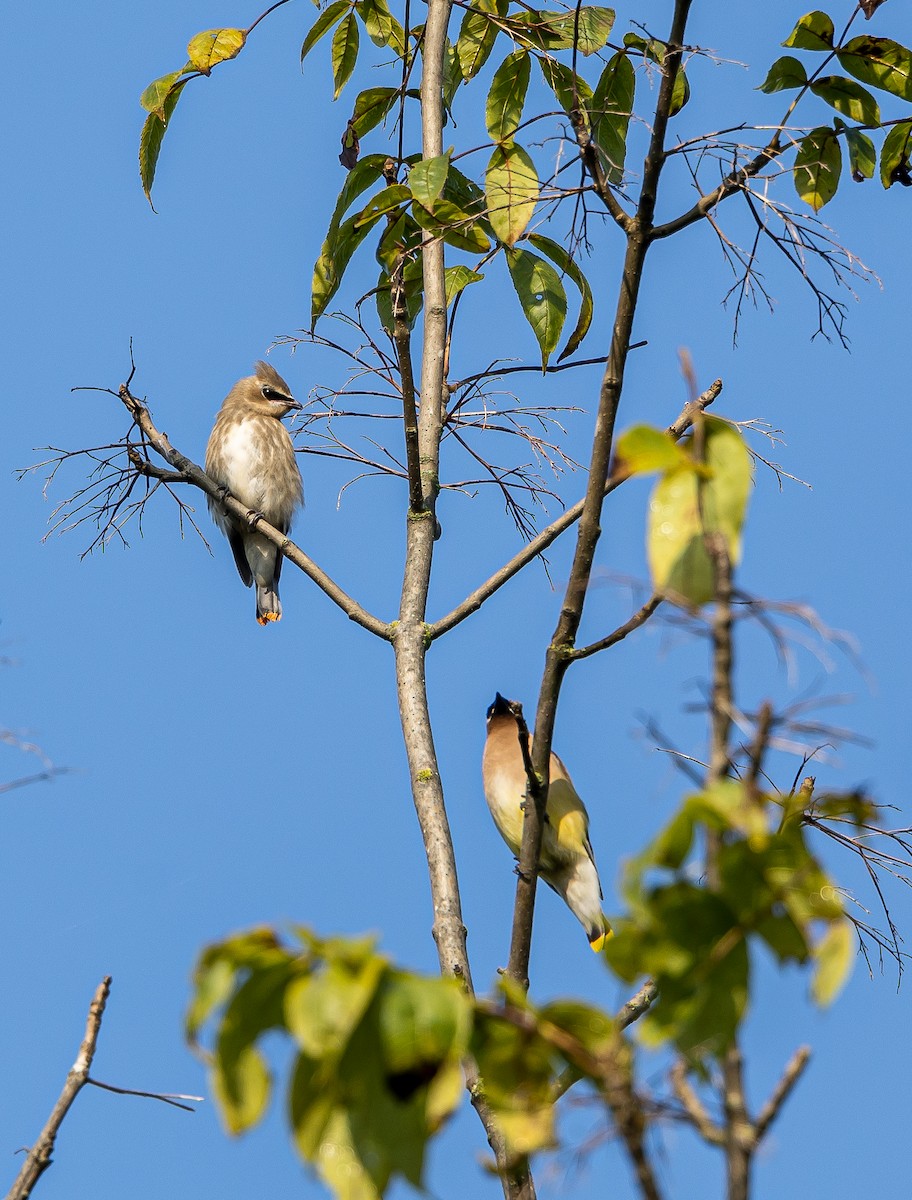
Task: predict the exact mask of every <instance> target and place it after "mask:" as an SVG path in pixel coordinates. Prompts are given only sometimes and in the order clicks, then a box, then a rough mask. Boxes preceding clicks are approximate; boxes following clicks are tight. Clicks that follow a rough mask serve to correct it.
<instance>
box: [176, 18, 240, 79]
mask: <svg viewBox="0 0 912 1200" xmlns="http://www.w3.org/2000/svg"><path fill="white" fill-rule="evenodd" d="M246 40H247V33H246V30H243V29H207V30H206V31H205V32H204V33H198V34H197V35H196V37H194V38H191V40H190V44H189V46H188V47H187V57H188V58H189V60H190V62H191V64H192V65H193V68H194V70H196V71H202V73H203V74H204V75H208V74H209V72H210V71H211V70H212V68H213V67H214V66H216V65H217V64H218V63H220V62H227V61H228V60H229V59H231V58H237V56H238V55H239V54H240V52H241V50H243V48H244V43H245V42H246Z"/></svg>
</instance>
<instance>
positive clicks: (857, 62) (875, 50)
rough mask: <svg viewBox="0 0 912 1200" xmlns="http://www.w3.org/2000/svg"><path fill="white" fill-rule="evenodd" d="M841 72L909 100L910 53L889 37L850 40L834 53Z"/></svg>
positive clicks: (911, 82) (911, 97)
mask: <svg viewBox="0 0 912 1200" xmlns="http://www.w3.org/2000/svg"><path fill="white" fill-rule="evenodd" d="M836 57H837V58H838V59H839V62H840V65H841V66H842V68H843V70H845V71H848V73H849V74H850V75H854V77H855V78H856V79H859V80H861V82H862V83H867V84H869V85H870V86H871V87H876V88H880V90H881V91H883V92H889V93H890V94H891V95H893V96H898V97H899V98H900V100H910V101H912V51H910V50H908V49H907V48H906V47H905V46H902V45H900V43H899V42H894V41H893V40H892V39H891V38H876V37H868V36H866V35H865V36H862V37H857V38H852V40H851V41H850V42H846V44H845V46H843V48H842V49H841V50H839V51H837V55H836Z"/></svg>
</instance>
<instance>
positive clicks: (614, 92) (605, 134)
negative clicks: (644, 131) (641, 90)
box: [589, 53, 636, 183]
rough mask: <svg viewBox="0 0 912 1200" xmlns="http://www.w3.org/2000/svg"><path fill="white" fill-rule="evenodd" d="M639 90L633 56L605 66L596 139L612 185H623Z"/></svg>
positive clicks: (596, 100) (594, 115) (594, 111)
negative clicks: (629, 127) (635, 99)
mask: <svg viewBox="0 0 912 1200" xmlns="http://www.w3.org/2000/svg"><path fill="white" fill-rule="evenodd" d="M635 87H636V72H635V71H634V69H633V63H632V62H631V61H630V55H629V54H622V53H617V54H614V55H612V57H611V58H609V60H608V62H607V63H606V64H605V69H604V70H603V71H602V73H601V75H600V76H599V81H598V83H597V84H596V85H595V91H594V92H593V95H592V105H591V107H590V109H589V113H590V120H591V123H592V140H593V142H595V145H596V148H597V149H598V153H599V157H600V159H601V161H602V167H603V169H604V171H605V175H606V178H607V179H608V182H609V183H620V181H621V179H622V178H623V176H624V160H625V158H626V156H627V127H628V126H629V124H630V115H631V113H632V112H633V100H634V89H635Z"/></svg>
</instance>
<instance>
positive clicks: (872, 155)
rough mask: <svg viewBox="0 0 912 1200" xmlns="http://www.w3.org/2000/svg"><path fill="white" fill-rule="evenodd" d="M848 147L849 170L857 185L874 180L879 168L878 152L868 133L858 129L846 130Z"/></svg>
mask: <svg viewBox="0 0 912 1200" xmlns="http://www.w3.org/2000/svg"><path fill="white" fill-rule="evenodd" d="M845 142H846V147H847V148H848V151H849V170H850V171H851V172H852V178H853V179H854V180H855V182H856V183H861V182H862V181H863V180H865V179H872V178H873V176H874V171H875V168H876V167H877V150H876V148H875V146H874V143H873V142H872V141H871V139H870V138H869V137H868V135H867V134H866V133H862V132H861V131H860V130H858V129H846V131H845Z"/></svg>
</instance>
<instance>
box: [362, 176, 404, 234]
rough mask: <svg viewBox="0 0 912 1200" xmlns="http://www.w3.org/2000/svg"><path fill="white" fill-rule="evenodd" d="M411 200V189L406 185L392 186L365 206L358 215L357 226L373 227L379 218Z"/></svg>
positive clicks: (395, 184)
mask: <svg viewBox="0 0 912 1200" xmlns="http://www.w3.org/2000/svg"><path fill="white" fill-rule="evenodd" d="M411 198H412V193H411V189H410V188H408V187H406V185H405V184H404V183H393V184H390V185H389V186H388V187H385V188H384V189H383V191H382V192H378V193H377V195H376V196H374V198H373V199H372V200H370V201H369V202H368V203H367V204H366V205H365V206H364V208H363V209H362V210H361V212H359V213H358V215H357V216H356V217H355V226H356V227H357V226H359V225H368V226H371V225H373V224H374V222H375V221H376V219H377V217H379V216H382V215H383V214H384V213H389V212H392V210H393V209H394V208H398V207H399V205H400V204H404V203H405V202H406V201H407V200H411Z"/></svg>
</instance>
